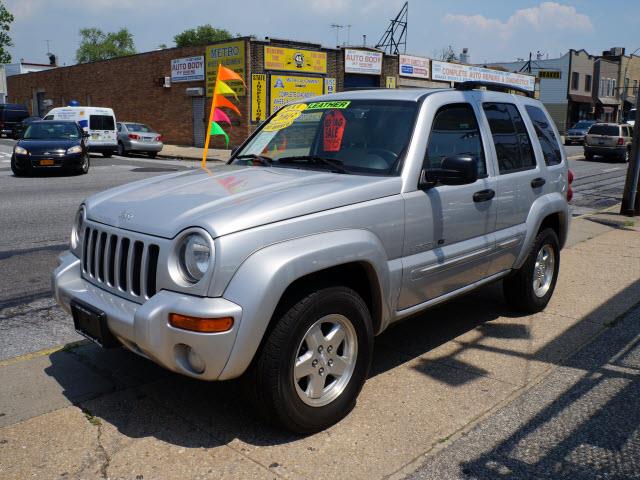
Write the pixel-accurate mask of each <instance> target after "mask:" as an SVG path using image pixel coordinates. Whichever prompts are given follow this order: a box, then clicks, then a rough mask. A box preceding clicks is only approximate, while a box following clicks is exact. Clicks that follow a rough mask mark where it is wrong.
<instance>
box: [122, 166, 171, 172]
mask: <svg viewBox="0 0 640 480" xmlns="http://www.w3.org/2000/svg"><path fill="white" fill-rule="evenodd" d="M131 171H132V172H140V173H157V172H177V171H178V169H177V168H162V167H140V168H134V169H132V170H131Z"/></svg>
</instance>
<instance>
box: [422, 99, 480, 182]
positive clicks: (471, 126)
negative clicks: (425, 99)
mask: <svg viewBox="0 0 640 480" xmlns="http://www.w3.org/2000/svg"><path fill="white" fill-rule="evenodd" d="M455 155H471V156H472V157H474V158H475V159H476V162H477V165H478V177H479V178H482V177H486V176H487V166H486V163H485V159H484V150H483V148H482V140H481V139H480V129H479V128H478V121H477V119H476V115H475V113H474V111H473V108H472V107H471V105H469V104H468V103H456V104H452V105H446V106H444V107H442V108H440V110H438V113H436V116H435V118H434V119H433V126H432V127H431V134H430V135H429V145H428V146H427V152H426V156H425V159H424V168H440V167H441V165H442V161H443V160H444V159H445V158H447V157H452V156H455Z"/></svg>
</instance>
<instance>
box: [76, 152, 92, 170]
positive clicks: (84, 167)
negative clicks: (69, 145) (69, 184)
mask: <svg viewBox="0 0 640 480" xmlns="http://www.w3.org/2000/svg"><path fill="white" fill-rule="evenodd" d="M89 166H90V160H89V154H86V155H85V156H84V158H83V159H82V163H80V165H78V167H77V168H76V173H77V174H78V175H85V174H87V173H89Z"/></svg>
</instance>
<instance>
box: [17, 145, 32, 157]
mask: <svg viewBox="0 0 640 480" xmlns="http://www.w3.org/2000/svg"><path fill="white" fill-rule="evenodd" d="M13 153H17V154H18V155H29V152H28V151H27V149H26V148H22V147H20V146H18V145H16V147H15V148H14V149H13Z"/></svg>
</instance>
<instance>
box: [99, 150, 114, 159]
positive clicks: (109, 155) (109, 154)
mask: <svg viewBox="0 0 640 480" xmlns="http://www.w3.org/2000/svg"><path fill="white" fill-rule="evenodd" d="M102 156H103V157H104V158H111V157H112V156H113V152H112V151H111V150H109V151H108V152H102Z"/></svg>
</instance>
